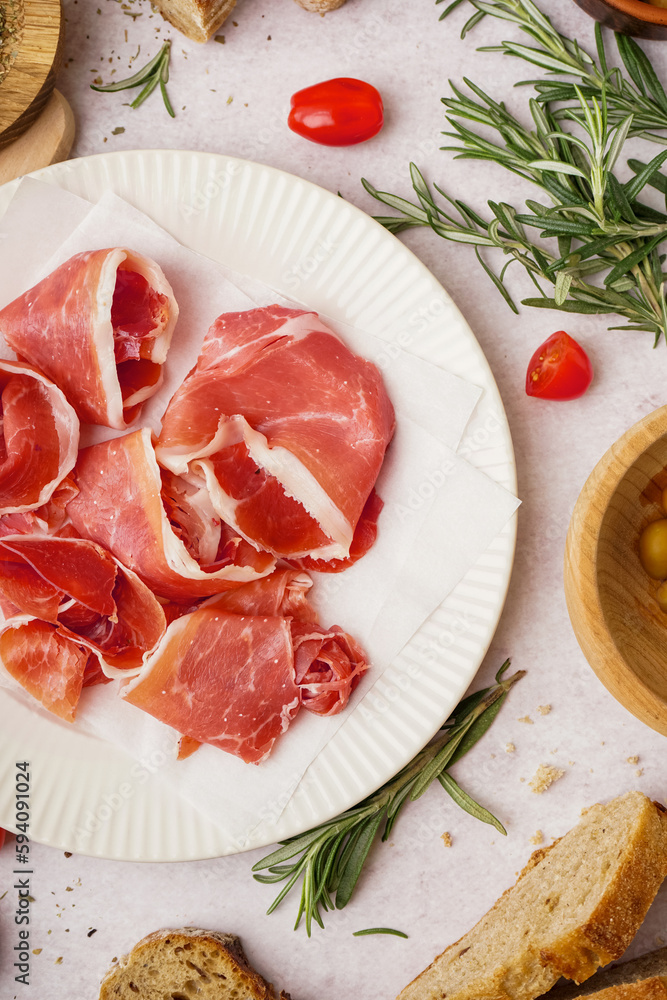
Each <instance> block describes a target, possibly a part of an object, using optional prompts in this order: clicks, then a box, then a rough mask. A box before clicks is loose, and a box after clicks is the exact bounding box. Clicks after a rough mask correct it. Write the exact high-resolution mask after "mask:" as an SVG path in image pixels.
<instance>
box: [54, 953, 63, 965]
mask: <svg viewBox="0 0 667 1000" xmlns="http://www.w3.org/2000/svg"><path fill="white" fill-rule="evenodd" d="M62 961H63V957H62V955H61V956H60V957H59V958H57V959H56V960H55V962H54V963H53V964H54V965H62Z"/></svg>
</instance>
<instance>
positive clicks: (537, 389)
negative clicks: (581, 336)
mask: <svg viewBox="0 0 667 1000" xmlns="http://www.w3.org/2000/svg"><path fill="white" fill-rule="evenodd" d="M592 381H593V366H592V364H591V362H590V359H589V357H588V355H587V354H586V351H585V350H584V349H583V347H582V346H581V345H580V344H578V343H577V342H576V340H574V339H573V338H572V337H570V336H569V334H567V333H565V331H564V330H559V331H558V332H557V333H552V334H551V336H550V337H548V338H547V339H546V340H545V341H544V343H543V344H542V346H541V347H538V348H537V350H536V351H535V353H534V354H533V356H532V358H531V359H530V364H529V365H528V373H527V375H526V392H527V393H528V395H529V396H539V398H540V399H577V398H578V397H579V396H583V394H584V393H585V392H586V390H587V389H588V387H589V385H590V384H591V382H592Z"/></svg>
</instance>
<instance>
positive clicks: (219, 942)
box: [99, 927, 290, 1000]
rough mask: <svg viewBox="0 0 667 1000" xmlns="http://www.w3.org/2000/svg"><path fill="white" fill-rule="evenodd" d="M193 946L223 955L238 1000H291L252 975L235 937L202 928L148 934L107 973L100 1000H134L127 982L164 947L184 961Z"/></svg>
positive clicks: (187, 974) (179, 985) (176, 985)
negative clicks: (183, 958)
mask: <svg viewBox="0 0 667 1000" xmlns="http://www.w3.org/2000/svg"><path fill="white" fill-rule="evenodd" d="M193 945H197V946H198V947H204V948H206V947H208V948H210V949H212V950H213V951H215V952H216V953H217V954H218V955H220V954H221V953H222V956H223V957H225V958H226V959H227V960H228V962H229V963H230V966H231V968H230V973H231V975H232V976H233V986H234V987H235V988H236V989H237V990H238V991H241V990H242V991H243V992H242V993H241V992H238V996H239V1000H290V996H289V994H288V993H282V992H281V993H280V995H278V993H277V992H276V991H275V990H274V988H273V986H272V985H271V983H268V982H267V981H266V980H265V979H264V978H263V977H262V976H260V975H259V973H258V972H255V970H254V969H253V968H252V967H251V966H250V964H249V963H248V959H247V958H246V956H245V952H244V951H243V947H242V945H241V942H240V940H239V938H238V937H236V935H235V934H221V933H219V932H218V931H208V930H204V929H203V928H201V927H179V928H177V929H174V930H172V929H170V928H163V929H162V930H159V931H153V933H152V934H147V935H146V937H145V938H142V939H141V941H139V942H138V943H137V944H136V945H135V946H134V948H133V949H132V951H131V952H129V954H127V955H124V956H123V957H122V958H121V960H120V962H118V964H117V965H113V966H112V967H111V968H110V969H109V971H108V972H107V974H106V975H105V977H104V979H103V980H102V983H101V985H100V995H99V1000H125V998H126V997H127V998H128V1000H134V992H135V991H134V990H133V991H132V992H128V989H129V986H127V985H126V981H127V983H129V982H130V980H131V978H132V976H134V975H135V974H136V973H139V972H140V971H141V970H142V969H143V968H145V967H146V965H147V964H148V963H149V961H151V960H152V959H154V958H155V957H156V956H157V955H158V954H159V953H160V952H161V951H162V949H164V948H165V946H166V947H168V948H173V950H174V952H175V953H178V952H184V953H185V959H187V954H188V952H187V949H190V948H192V946H193ZM183 965H184V979H186V980H187V979H191V978H192V972H191V971H190V970H189V969H188V968H187V966H186V965H185V961H184V963H183ZM135 970H136V973H135ZM182 987H183V983H178V982H171V983H170V984H169V988H170V989H173V990H174V991H177V990H179V989H180V988H182ZM142 995H145V994H143V993H142ZM216 995H217V994H216Z"/></svg>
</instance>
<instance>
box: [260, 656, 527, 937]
mask: <svg viewBox="0 0 667 1000" xmlns="http://www.w3.org/2000/svg"><path fill="white" fill-rule="evenodd" d="M509 664H510V661H509V660H506V661H505V663H503V665H502V667H501V668H500V670H499V671H498V673H497V674H496V683H495V685H493V686H492V687H489V688H485V689H484V690H482V691H477V692H476V693H475V694H472V695H469V696H468V697H467V698H465V699H464V700H463V701H462V702H461V703H460V704H459V705H458V706H457V708H456V709H455V710H454V712H453V714H452V715H451V716H450V718H449V719H448V720H447V722H445V724H444V725H443V726H442V729H441V730H440V731H439V732H438V733H437V734H436V736H435V737H434V738H433V740H432V741H431V742H430V743H429V744H428V746H426V747H425V748H424V750H422V751H421V752H420V753H418V754H417V756H416V757H415V758H414V759H413V760H412V761H411V762H410V763H409V764H407V765H406V767H404V768H403V770H402V771H399V773H398V774H397V775H396V777H395V778H392V780H391V781H388V782H387V783H386V784H385V785H383V786H382V787H381V788H380V789H379V790H378V791H377V792H374V793H373V795H370V796H368V798H366V799H364V800H363V802H360V803H359V805H357V806H354V808H352V809H348V810H347V812H344V813H342V814H341V815H340V816H337V817H336V818H335V819H332V820H329V821H328V822H327V823H322V824H321V825H320V826H317V827H315V828H313V829H312V830H308V832H307V833H304V834H301V835H300V836H298V837H292V838H291V839H290V840H287V841H285V842H284V844H283V846H282V847H281V848H280V849H279V850H277V851H274V852H273V853H272V854H269V855H268V857H266V858H262V860H261V861H258V862H257V864H256V865H254V867H253V872H259V871H264V870H268V872H269V874H267V875H255V876H254V877H255V878H256V879H257V881H258V882H266V883H269V884H271V883H276V882H284V881H287V885H286V886H285V887H284V888H283V889H282V890H281V892H280V893H279V894H278V896H276V898H275V899H274V901H273V903H272V904H271V906H270V907H269V909H268V911H267V912H268V913H272V912H273V910H275V908H276V907H277V906H278V905H279V904H280V903H281V902H282V901H283V899H284V898H285V897H286V896H287V894H288V893H289V892H290V890H291V889H292V888H293V887H294V886H295V885H296V883H297V882H298V880H299V879H300V878H302V880H303V881H302V884H301V899H300V903H299V908H298V913H297V918H296V923H295V925H294V929H295V930H296V928H297V927H298V926H299V924H300V922H301V918H302V916H305V924H306V933H307V934H308V936H309V937H310V934H311V929H312V923H313V921H315V922H316V923H317V924H319V926H320V927H324V921H323V919H322V914H321V913H320V907H321V908H322V909H323V910H333V909H337V910H341V909H342V908H343V907H344V906H346V905H347V903H349V901H350V899H351V897H352V893H353V892H354V889H355V886H356V885H357V882H358V880H359V876H360V874H361V871H362V869H363V866H364V863H365V861H366V858H367V857H368V853H369V851H370V849H371V847H372V845H373V842H374V840H375V838H376V835H377V834H378V833H379V832H380V828H381V827H382V826H383V824H384V829H383V831H382V837H381V839H382V840H383V841H385V840H387V838H388V837H389V835H390V833H391V831H392V828H393V826H394V823H395V822H396V820H397V818H398V815H399V813H400V811H401V809H402V808H403V806H404V805H405V803H406V802H408V801H414V800H415V799H418V798H419V797H420V796H421V795H423V794H424V792H425V791H426V789H427V788H428V787H429V786H430V785H431V784H432V783H433V782H434V781H435V780H437V781H439V782H440V784H441V785H442V787H443V788H444V789H445V791H446V792H447V793H448V794H449V795H450V796H451V798H452V799H453V800H454V802H456V804H457V805H458V806H460V807H461V808H462V809H464V810H465V811H466V812H468V813H470V815H471V816H474V817H475V819H478V820H481V822H482V823H489V824H491V826H493V827H495V829H496V830H498V831H499V832H500V833H502V834H505V833H506V830H505V828H504V826H503V825H502V824H501V823H500V821H499V820H497V819H496V818H495V816H492V815H491V813H490V812H489V811H488V810H487V809H485V808H484V807H483V806H481V805H479V804H478V803H477V802H475V800H474V799H472V798H471V797H470V796H469V795H468V794H467V792H465V791H464V790H463V789H462V788H461V787H460V786H459V785H458V784H457V783H456V782H455V781H454V779H453V778H452V776H451V775H450V774H449V773H448V771H449V768H450V767H451V766H452V765H453V764H455V763H456V762H457V761H458V760H460V759H461V757H463V756H464V755H465V754H466V753H468V751H469V750H471V749H472V747H473V746H474V745H475V743H477V741H478V740H479V739H481V737H482V736H483V735H484V733H485V732H486V731H487V729H488V728H489V726H490V725H491V724H492V722H493V720H494V719H495V717H496V716H497V714H498V712H499V711H500V707H501V705H502V703H503V701H504V700H505V698H506V696H507V693H508V692H509V690H510V688H511V687H512V686H513V685H514V684H515V683H516V682H517V681H518V680H519V679H520V678H521V677H523V676H524V671H522V670H520V671H517V673H515V674H512V676H511V677H507V678H506V679H504V680H503V674H504V673H505V672H506V670H507V668H508V667H509ZM334 897H335V898H334ZM366 933H369V932H366Z"/></svg>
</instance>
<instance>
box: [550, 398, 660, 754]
mask: <svg viewBox="0 0 667 1000" xmlns="http://www.w3.org/2000/svg"><path fill="white" fill-rule="evenodd" d="M665 436H667V405H665V406H661V407H659V408H658V409H657V410H653V411H652V412H651V413H649V414H647V416H645V417H643V418H642V419H641V420H639V421H638V422H637V423H636V424H633V426H632V427H630V428H629V430H627V431H626V432H625V433H624V434H622V435H621V437H620V438H618V440H617V441H615V442H614V444H612V446H611V447H610V448H609V449H608V450H607V451H606V452H605V454H604V455H603V456H602V458H601V459H600V461H599V462H598V463H597V465H596V466H595V468H594V469H593V471H592V472H591V474H590V475H589V477H588V479H587V480H586V482H585V484H584V486H583V489H582V490H581V493H580V494H579V497H578V499H577V502H576V503H575V505H574V510H573V511H572V517H571V520H570V525H569V528H568V533H567V539H566V543H565V566H564V583H565V600H566V603H567V608H568V613H569V615H570V621H571V623H572V628H573V630H574V633H575V636H576V638H577V641H578V643H579V645H580V646H581V649H582V651H583V653H584V655H585V656H586V659H587V660H588V662H589V664H590V666H591V667H592V669H593V671H594V672H595V674H596V675H597V677H598V678H599V680H600V681H602V683H603V684H604V686H605V687H606V688H607V690H608V691H609V692H610V693H611V694H612V695H613V696H614V698H616V700H617V701H618V702H620V704H621V705H623V707H624V708H626V709H627V710H628V711H629V712H631V713H632V714H633V715H634V716H635V717H636V718H638V719H639V720H640V721H641V722H644V723H645V724H646V725H648V726H650V727H651V728H652V729H654V730H656V731H657V732H659V733H662V734H663V735H664V736H667V701H665V700H663V699H662V698H660V697H659V695H657V694H656V693H655V692H654V691H653V690H652V689H651V688H650V687H649V686H648V684H646V683H645V681H643V680H642V679H641V678H640V677H639V676H638V675H637V674H636V673H635V671H634V670H633V669H632V667H631V666H630V664H629V663H628V662H627V661H626V659H625V658H624V657H623V656H622V655H621V653H620V651H619V649H618V646H617V645H616V642H615V640H614V637H613V635H612V634H611V632H610V631H609V629H608V627H607V623H606V619H605V615H604V610H603V607H602V602H601V600H600V591H599V587H598V574H597V552H598V545H599V540H600V529H601V527H602V523H603V521H604V519H605V516H606V513H607V509H608V507H609V503H610V501H611V498H612V497H613V495H614V493H615V492H616V490H617V489H618V487H619V484H620V483H621V481H622V479H623V478H624V476H625V474H626V473H627V471H628V469H629V468H630V467H631V466H633V465H634V464H635V462H636V461H637V460H638V459H639V458H640V456H641V455H643V454H644V452H646V451H647V450H648V449H649V448H650V447H651V446H652V444H654V443H655V442H656V441H658V440H659V439H660V438H662V437H665ZM649 438H650V440H647V439H649ZM593 484H594V488H593ZM577 525H581V526H583V525H585V526H586V529H587V535H588V539H590V538H592V539H593V542H592V544H591V543H590V542H589V541H588V540H587V539H585V538H584V537H583V536H582V534H581V533H580V532H579V531H578V530H577ZM582 581H585V583H586V585H587V590H586V600H583V599H582V593H581V590H582V586H581V582H582ZM666 628H667V625H666ZM593 634H595V638H596V641H597V646H596V645H595V644H589V641H588V640H589V638H590V636H591V635H593ZM619 678H620V679H619Z"/></svg>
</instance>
